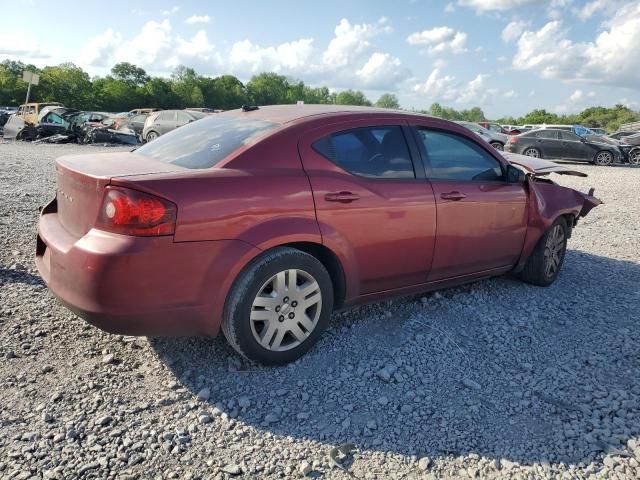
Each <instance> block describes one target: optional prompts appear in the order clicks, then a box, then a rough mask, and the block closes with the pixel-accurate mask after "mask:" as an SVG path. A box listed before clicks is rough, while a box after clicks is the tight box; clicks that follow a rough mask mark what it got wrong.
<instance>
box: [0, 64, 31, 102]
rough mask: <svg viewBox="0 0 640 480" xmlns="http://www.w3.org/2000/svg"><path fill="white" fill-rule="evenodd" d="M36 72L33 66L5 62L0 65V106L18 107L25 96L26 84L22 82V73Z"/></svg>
mask: <svg viewBox="0 0 640 480" xmlns="http://www.w3.org/2000/svg"><path fill="white" fill-rule="evenodd" d="M24 70H30V71H32V72H38V69H37V68H36V67H34V66H33V65H25V64H24V63H22V62H16V61H13V60H5V61H3V62H2V63H0V105H19V104H21V103H23V102H24V99H25V98H26V96H27V83H26V82H24V81H23V80H22V72H23V71H24Z"/></svg>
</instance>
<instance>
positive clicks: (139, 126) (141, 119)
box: [118, 113, 149, 137]
mask: <svg viewBox="0 0 640 480" xmlns="http://www.w3.org/2000/svg"><path fill="white" fill-rule="evenodd" d="M148 116H149V115H148V114H146V113H142V114H140V115H134V116H132V117H129V118H126V119H124V120H123V121H122V122H120V125H119V126H118V130H124V129H127V128H128V129H129V130H133V132H134V133H135V134H136V135H138V136H139V137H142V130H143V129H144V123H145V121H146V120H147V117H148Z"/></svg>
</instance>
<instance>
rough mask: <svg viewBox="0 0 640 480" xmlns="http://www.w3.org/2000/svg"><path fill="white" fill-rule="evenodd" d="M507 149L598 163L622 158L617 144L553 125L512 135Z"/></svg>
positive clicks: (560, 158)
mask: <svg viewBox="0 0 640 480" xmlns="http://www.w3.org/2000/svg"><path fill="white" fill-rule="evenodd" d="M505 151H506V152H511V153H520V154H523V155H527V156H530V157H536V158H548V159H553V160H572V161H579V162H589V163H595V164H597V165H610V164H611V163H614V162H620V161H621V160H622V152H621V151H620V149H619V148H618V147H617V146H615V145H611V144H608V143H604V142H600V141H596V140H591V139H586V138H582V137H579V136H578V135H576V134H575V133H573V132H569V131H566V130H556V129H550V128H544V129H538V130H532V131H530V132H525V133H521V134H520V135H515V136H512V137H509V141H508V142H507V144H506V145H505Z"/></svg>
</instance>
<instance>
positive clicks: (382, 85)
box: [356, 52, 403, 90]
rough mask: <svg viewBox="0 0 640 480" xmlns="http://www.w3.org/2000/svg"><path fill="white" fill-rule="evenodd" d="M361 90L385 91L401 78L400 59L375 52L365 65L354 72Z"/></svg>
mask: <svg viewBox="0 0 640 480" xmlns="http://www.w3.org/2000/svg"><path fill="white" fill-rule="evenodd" d="M356 75H357V76H358V77H359V78H360V82H361V85H362V86H363V88H372V89H376V90H385V89H387V88H388V87H389V86H393V85H395V84H396V83H397V82H398V80H399V79H400V78H401V77H402V76H403V69H402V68H401V63H400V59H399V58H397V57H394V56H393V55H390V54H388V53H380V52H375V53H373V54H372V55H371V57H369V60H367V63H365V64H364V65H363V66H362V68H360V69H359V70H357V71H356Z"/></svg>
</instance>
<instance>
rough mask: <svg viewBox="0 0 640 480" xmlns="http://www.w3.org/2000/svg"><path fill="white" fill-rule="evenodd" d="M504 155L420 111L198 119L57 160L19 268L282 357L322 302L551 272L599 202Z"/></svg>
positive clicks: (80, 306)
mask: <svg viewBox="0 0 640 480" xmlns="http://www.w3.org/2000/svg"><path fill="white" fill-rule="evenodd" d="M512 157H514V158H512V159H511V160H508V159H507V158H506V157H505V156H503V155H502V154H501V152H498V151H496V150H495V149H493V148H491V147H490V146H489V145H488V144H487V143H486V142H484V141H482V140H480V139H479V138H478V137H477V136H476V135H475V134H473V133H472V132H470V131H469V130H467V129H465V128H463V127H461V126H460V125H456V124H454V123H451V122H448V121H445V120H440V119H435V118H433V117H428V116H426V115H418V114H411V113H403V112H390V111H387V110H384V111H383V110H376V109H368V108H356V107H346V106H329V105H305V106H300V105H283V106H272V107H260V108H259V109H251V110H250V111H245V110H236V111H230V112H225V113H221V114H219V115H210V116H207V118H205V119H203V120H199V121H197V122H193V123H192V124H190V125H187V126H185V127H183V128H179V129H177V130H175V131H173V132H170V133H168V134H167V135H164V136H163V137H161V138H159V139H158V140H156V141H154V142H150V143H147V144H146V145H144V146H142V147H140V148H139V149H137V150H135V151H131V152H124V151H119V152H112V153H104V154H96V153H94V152H91V154H88V155H69V156H65V157H61V158H59V159H58V160H57V161H56V172H57V175H58V177H57V182H58V188H57V197H56V199H55V200H53V201H52V202H51V203H49V204H48V205H47V206H45V207H44V209H43V210H42V214H41V217H40V222H39V227H38V237H37V240H36V265H37V266H38V270H39V272H40V274H41V276H42V278H43V279H44V281H45V282H46V284H47V285H48V287H49V288H50V290H51V291H52V292H53V293H54V294H56V295H57V296H58V297H59V298H61V299H62V300H63V301H64V302H65V303H66V304H67V305H69V306H70V308H71V309H72V310H74V311H75V312H76V313H78V314H79V315H81V316H83V317H84V318H85V319H87V320H88V321H89V322H90V323H92V324H94V325H97V326H99V327H101V328H103V329H105V330H107V331H110V332H114V333H115V332H118V333H125V332H128V333H129V334H133V335H189V334H191V335H193V334H203V335H215V334H217V333H218V332H219V331H220V329H222V332H223V333H224V335H225V337H226V338H227V340H228V341H229V343H230V344H231V346H232V347H233V348H235V349H236V350H237V351H238V352H239V353H240V354H241V355H244V356H245V357H247V358H249V359H251V360H253V361H256V362H260V363H263V364H271V365H279V364H284V363H288V362H291V361H294V360H296V359H297V358H299V357H300V356H301V355H303V354H304V353H305V352H307V351H308V350H309V349H310V348H311V347H312V346H313V345H314V344H315V343H316V342H317V340H318V339H319V337H320V335H321V334H322V332H323V330H324V329H325V328H326V326H327V325H328V322H329V318H330V316H331V313H332V311H333V310H334V307H341V306H343V305H344V306H348V305H354V304H358V303H362V302H369V301H372V300H375V299H378V298H384V297H386V296H389V295H400V294H408V293H417V292H419V291H426V290H430V289H435V288H440V287H442V286H443V285H447V286H451V285H455V284H459V283H466V282H468V281H470V280H475V279H481V278H486V277H489V276H495V275H501V274H504V273H506V272H511V273H519V274H520V276H521V277H522V279H523V280H525V281H527V282H530V283H532V284H535V285H539V286H549V285H551V283H553V282H554V281H555V280H556V278H557V277H558V275H559V272H560V269H561V267H562V263H563V260H564V255H565V250H566V246H567V239H568V238H569V237H570V234H571V231H572V228H573V226H574V225H575V224H576V221H577V220H578V219H579V218H580V217H582V216H584V215H586V214H587V213H588V212H589V211H590V210H591V209H592V208H593V207H595V206H597V205H598V204H599V203H601V202H600V201H599V200H598V199H596V198H594V197H593V196H592V195H591V194H583V193H580V192H578V191H576V190H571V189H569V188H566V187H561V186H558V185H555V184H554V183H549V182H545V181H544V180H542V181H541V182H538V180H537V179H538V175H543V176H544V175H548V174H549V173H550V172H557V173H564V174H573V175H580V176H585V174H583V173H580V172H575V171H573V170H572V169H571V168H570V167H569V166H562V165H556V164H553V163H551V162H547V161H544V160H539V159H531V158H528V157H523V156H521V155H520V156H512ZM515 157H518V158H515ZM516 165H518V166H516ZM525 172H526V173H525ZM527 176H528V178H527ZM525 182H526V185H525ZM540 203H544V207H545V208H544V210H542V209H538V208H537V206H538V205H539V204H540ZM497 220H498V221H497Z"/></svg>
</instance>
